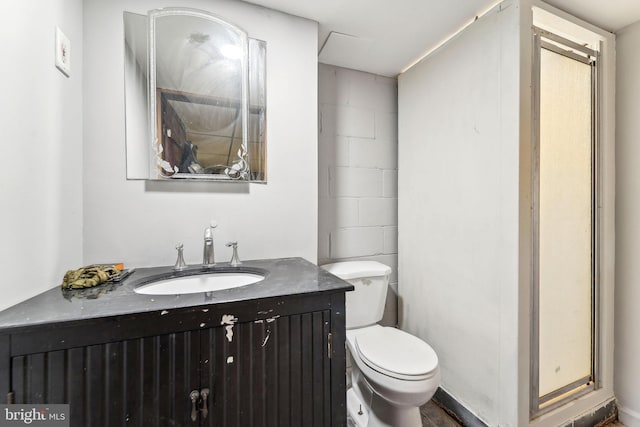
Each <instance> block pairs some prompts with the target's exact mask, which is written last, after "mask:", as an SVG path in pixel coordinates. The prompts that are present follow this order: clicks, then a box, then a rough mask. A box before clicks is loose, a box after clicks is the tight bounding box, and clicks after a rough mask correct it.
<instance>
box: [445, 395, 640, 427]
mask: <svg viewBox="0 0 640 427" xmlns="http://www.w3.org/2000/svg"><path fill="white" fill-rule="evenodd" d="M433 400H434V402H436V403H437V404H438V405H439V406H440V407H441V408H442V409H444V410H445V411H446V412H447V413H448V414H449V415H451V416H452V417H453V418H455V419H456V420H457V421H458V423H459V424H461V425H463V426H464V427H488V426H487V424H485V423H484V421H482V420H481V419H480V418H478V417H477V416H476V415H475V414H474V413H473V412H471V411H469V410H468V409H467V408H465V407H464V405H462V404H461V403H460V402H458V401H457V400H456V399H455V398H454V397H453V396H451V395H450V394H449V393H447V392H446V391H444V390H443V389H442V388H438V390H437V391H436V394H435V395H434V396H433ZM616 416H619V419H620V421H621V422H622V423H623V424H624V425H625V426H626V427H640V414H638V413H637V412H634V411H630V410H625V409H624V408H622V407H617V406H616V401H615V400H614V399H612V400H610V401H609V402H607V403H606V404H603V405H602V406H601V407H599V408H597V409H595V410H593V411H590V412H589V413H587V414H584V415H581V416H579V417H577V418H575V419H573V420H572V421H570V422H569V423H568V424H564V425H563V427H592V426H599V425H603V424H604V423H606V422H610V421H613V420H615V419H616Z"/></svg>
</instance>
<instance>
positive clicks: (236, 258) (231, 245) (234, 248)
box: [226, 241, 242, 267]
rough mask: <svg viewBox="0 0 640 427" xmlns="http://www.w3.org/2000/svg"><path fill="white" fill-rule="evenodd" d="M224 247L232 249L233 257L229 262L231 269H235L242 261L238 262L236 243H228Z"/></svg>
mask: <svg viewBox="0 0 640 427" xmlns="http://www.w3.org/2000/svg"><path fill="white" fill-rule="evenodd" d="M226 246H227V247H232V248H233V255H231V261H230V262H229V264H230V265H231V267H237V266H239V265H240V264H242V261H240V258H239V257H238V242H236V241H233V242H228V243H227V244H226Z"/></svg>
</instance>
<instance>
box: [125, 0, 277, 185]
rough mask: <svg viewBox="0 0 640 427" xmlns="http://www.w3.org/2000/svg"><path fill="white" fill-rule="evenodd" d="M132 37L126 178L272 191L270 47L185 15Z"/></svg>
mask: <svg viewBox="0 0 640 427" xmlns="http://www.w3.org/2000/svg"><path fill="white" fill-rule="evenodd" d="M124 35H125V37H124V38H125V43H124V47H125V117H126V141H127V179H146V180H166V179H187V180H192V179H196V180H217V181H228V182H235V181H241V182H247V181H250V182H266V71H265V70H266V43H265V42H264V41H261V40H256V39H251V38H249V37H247V34H246V33H245V32H244V31H243V30H241V29H240V28H238V27H236V26H235V25H233V24H230V23H228V22H226V21H224V20H222V19H220V18H219V17H216V16H214V15H212V14H210V13H208V12H203V11H198V10H193V9H177V8H165V9H157V10H152V11H150V12H149V14H148V15H140V14H135V13H130V12H124Z"/></svg>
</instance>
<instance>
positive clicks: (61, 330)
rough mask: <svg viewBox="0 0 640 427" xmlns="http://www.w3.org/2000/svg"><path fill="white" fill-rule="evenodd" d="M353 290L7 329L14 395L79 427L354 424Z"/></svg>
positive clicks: (1, 381)
mask: <svg viewBox="0 0 640 427" xmlns="http://www.w3.org/2000/svg"><path fill="white" fill-rule="evenodd" d="M344 339H345V330H344V291H342V292H325V293H314V294H308V295H296V296H281V297H272V298H260V299H255V300H248V301H238V302H225V303H222V304H220V303H215V302H212V303H210V304H201V305H196V306H191V307H182V308H176V309H163V310H151V311H148V312H143V313H132V314H125V315H118V316H111V317H103V318H96V319H85V320H82V321H70V322H63V323H45V324H37V325H29V326H24V327H17V328H10V329H8V330H0V348H1V350H0V386H2V388H3V389H5V390H6V391H7V400H8V401H10V402H13V403H33V404H39V403H51V404H54V403H68V404H69V405H70V419H71V425H72V426H82V427H88V426H99V427H103V426H125V425H126V426H140V427H148V426H212V427H213V426H217V427H233V426H264V427H270V426H272V427H286V426H291V427H299V426H305V427H307V426H344V425H346V409H345V347H344Z"/></svg>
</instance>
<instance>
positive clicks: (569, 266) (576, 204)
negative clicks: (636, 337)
mask: <svg viewBox="0 0 640 427" xmlns="http://www.w3.org/2000/svg"><path fill="white" fill-rule="evenodd" d="M570 53H571V52H569V54H567V52H565V51H564V50H563V49H560V48H558V46H557V45H556V44H552V43H547V44H544V43H543V44H542V45H541V48H540V50H539V58H538V60H539V62H538V63H539V67H540V68H539V73H540V74H539V81H538V87H539V94H538V96H539V98H538V102H539V104H538V116H537V117H538V119H539V120H538V121H539V123H538V126H539V128H538V132H539V133H538V141H537V168H536V174H537V199H536V202H537V203H536V227H537V269H536V273H537V307H535V308H534V315H535V316H537V319H536V320H537V328H538V337H537V338H538V342H537V349H538V354H537V356H538V360H537V364H538V365H537V380H538V381H537V405H536V406H537V410H541V409H542V408H544V407H545V406H546V405H553V404H556V403H557V402H558V401H561V400H563V399H565V398H567V397H568V396H570V395H572V394H574V393H575V392H576V391H579V390H582V389H585V388H587V387H588V386H590V385H592V384H593V378H594V342H595V335H594V332H595V327H594V325H595V320H594V319H595V317H594V312H595V311H594V310H595V302H594V295H595V293H594V289H595V287H594V286H595V279H594V277H595V273H594V265H595V261H594V259H595V258H594V257H595V251H596V249H595V235H596V233H595V230H596V228H595V224H596V215H595V211H594V203H595V197H596V191H595V189H596V186H595V179H594V176H595V165H596V162H595V159H596V156H595V151H596V150H595V148H596V145H595V143H594V141H595V132H594V117H595V116H594V107H593V106H594V83H593V82H594V66H593V61H591V60H590V58H589V57H588V56H584V57H583V56H579V55H571V54H570ZM535 376H536V375H534V378H535Z"/></svg>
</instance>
